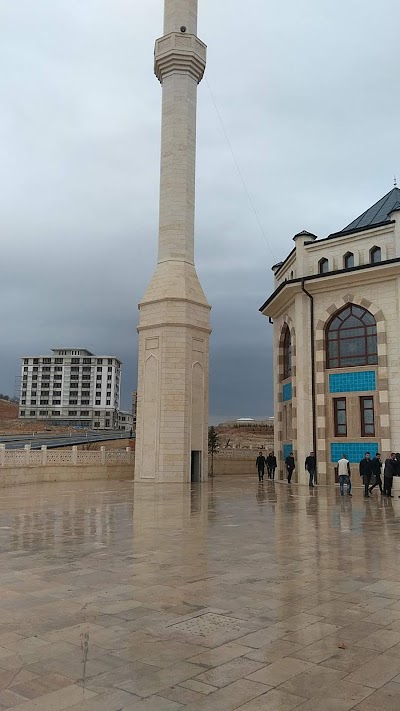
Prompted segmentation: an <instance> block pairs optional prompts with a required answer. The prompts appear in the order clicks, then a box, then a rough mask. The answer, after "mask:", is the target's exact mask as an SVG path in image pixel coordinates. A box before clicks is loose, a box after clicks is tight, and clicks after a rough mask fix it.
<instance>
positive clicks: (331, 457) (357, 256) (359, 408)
mask: <svg viewBox="0 0 400 711" xmlns="http://www.w3.org/2000/svg"><path fill="white" fill-rule="evenodd" d="M385 200H386V202H387V204H388V205H389V207H388V209H389V212H388V214H387V216H386V218H385V219H384V220H383V219H382V220H380V221H379V222H378V223H376V221H375V222H374V220H373V217H372V215H373V212H371V217H370V211H367V212H366V213H365V216H364V220H362V221H361V222H364V223H367V224H362V226H361V227H355V228H353V229H350V230H349V229H345V230H344V231H342V232H340V233H336V234H333V235H330V236H329V237H328V238H326V239H317V238H316V237H315V235H311V234H309V233H306V232H303V233H300V234H298V235H296V236H295V237H294V241H295V248H294V250H293V251H292V252H291V253H290V254H289V256H288V257H287V258H286V260H285V261H284V262H282V263H280V264H278V265H275V266H274V267H273V269H274V272H275V287H276V288H275V291H274V293H273V294H272V295H271V297H270V298H269V299H268V301H267V302H266V303H265V304H264V306H263V307H262V308H261V311H262V313H263V314H264V315H266V316H269V317H270V318H272V319H273V324H274V326H273V328H274V391H275V394H274V398H275V450H276V453H277V456H278V459H279V472H280V476H281V477H283V476H284V466H283V465H284V458H285V456H286V455H287V454H288V453H289V452H290V451H292V450H293V452H294V456H295V460H296V463H297V466H296V472H297V478H298V480H299V481H300V482H302V483H306V481H307V475H306V473H305V470H304V461H305V457H306V456H307V454H309V452H310V451H311V450H313V449H314V448H315V449H316V453H317V463H318V464H317V466H318V476H319V481H320V483H333V482H334V481H335V468H336V462H337V460H338V459H339V458H340V457H341V455H342V453H346V454H347V455H348V457H349V460H350V463H351V465H352V469H353V470H354V473H356V471H357V467H356V465H357V463H358V461H359V460H360V459H361V458H362V457H363V456H364V453H365V451H371V454H374V453H375V452H376V451H380V452H381V454H382V456H383V457H386V456H387V455H388V454H389V453H390V452H391V451H400V377H399V376H400V369H399V365H400V360H399V346H398V333H399V326H400V301H399V299H400V190H397V188H395V189H394V190H393V191H391V193H389V194H388V196H385V198H382V200H381V201H379V203H377V206H379V205H380V204H381V203H382V202H383V204H384V202H385ZM397 201H399V202H397ZM390 206H391V207H390ZM371 210H372V208H371ZM361 217H363V216H361ZM359 219H360V220H361V218H359ZM326 260H327V261H326ZM347 306H352V309H353V307H354V313H357V314H362V313H366V314H367V315H366V316H365V318H366V319H367V320H368V323H370V324H371V326H370V329H372V330H370V331H368V333H370V334H372V333H373V334H374V335H368V334H367V330H366V328H365V334H364V335H363V333H364V332H363V328H362V327H361V328H360V329H358V330H357V329H355V330H354V331H349V330H346V329H344V330H343V331H342V332H341V333H342V335H341V336H340V338H342V337H343V338H347V337H348V336H352V337H353V336H354V337H356V336H357V337H359V338H360V339H361V340H362V339H363V338H365V343H366V344H367V345H366V355H365V359H364V360H363V359H362V357H360V356H359V355H357V354H356V350H357V348H358V347H359V343H361V340H360V341H359V342H358V341H357V343H358V345H357V344H356V343H355V341H353V342H352V343H351V344H350V343H349V341H350V338H349V340H348V342H347V343H345V342H344V341H340V338H339V342H338V345H337V346H336V345H332V346H330V345H329V339H330V338H331V337H332V338H333V337H334V335H333V334H332V333H331V334H330V335H329V336H328V329H332V328H333V324H334V319H335V318H336V316H337V315H339V316H340V313H343V314H345V315H346V314H347V311H345V309H346V307H347ZM350 313H352V311H351V312H350ZM312 318H313V321H314V333H312V325H311V319H312ZM346 323H347V324H350V323H351V321H346ZM354 323H356V321H355V322H354ZM331 324H332V325H331ZM353 326H354V324H353ZM353 326H352V327H353ZM287 332H288V333H289V334H290V341H291V372H289V373H288V372H287V368H286V364H287V359H288V353H287V351H286V350H285V348H286V346H287V341H285V334H286V333H287ZM346 334H347V335H346ZM330 348H331V349H336V348H338V353H339V354H342V355H343V357H342V358H341V359H339V358H338V359H335V358H333V357H331V360H330V361H328V350H329V349H330ZM368 348H370V349H371V352H370V353H369V352H368ZM354 349H356V350H354ZM329 352H330V353H333V352H336V351H334V350H332V351H329ZM333 366H334V367H333ZM336 366H337V367H336ZM313 380H314V390H313ZM368 408H369V409H368ZM339 409H342V412H341V413H339V412H338V410H339ZM367 410H368V411H367ZM341 423H342V424H341Z"/></svg>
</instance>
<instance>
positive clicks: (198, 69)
mask: <svg viewBox="0 0 400 711" xmlns="http://www.w3.org/2000/svg"><path fill="white" fill-rule="evenodd" d="M196 31H197V0H165V2H164V36H163V37H162V38H161V39H159V40H157V42H156V48H155V73H156V76H157V77H158V79H159V80H160V82H161V84H162V139H161V180H160V226H159V242H158V262H157V268H156V271H155V274H154V275H153V278H152V280H151V282H150V284H149V286H148V288H147V291H146V294H145V296H144V298H143V300H142V302H141V304H140V306H139V309H140V316H139V326H138V331H139V365H138V411H137V431H136V462H135V479H136V480H139V481H140V480H145V479H146V480H149V479H152V480H155V481H179V482H187V481H190V480H191V479H194V480H196V479H205V478H206V476H207V414H208V349H209V334H210V327H209V311H210V307H209V305H208V303H207V300H206V298H205V296H204V293H203V290H202V288H201V286H200V282H199V280H198V277H197V274H196V271H195V268H194V215H195V171H196V111H197V106H196V105H197V85H198V83H199V82H200V81H201V79H202V77H203V74H204V69H205V65H206V47H205V45H204V44H203V43H202V42H201V41H200V40H199V39H198V38H197V36H196Z"/></svg>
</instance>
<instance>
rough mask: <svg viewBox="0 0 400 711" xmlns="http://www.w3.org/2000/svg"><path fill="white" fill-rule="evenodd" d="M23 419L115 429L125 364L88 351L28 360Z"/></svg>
mask: <svg viewBox="0 0 400 711" xmlns="http://www.w3.org/2000/svg"><path fill="white" fill-rule="evenodd" d="M21 360H22V366H21V391H20V405H19V417H20V418H21V419H24V420H48V421H49V422H51V423H53V424H54V423H59V424H63V425H73V426H75V427H88V428H93V429H117V428H118V412H119V409H120V390H121V361H120V360H118V358H116V357H115V356H110V355H106V356H103V355H102V356H96V355H94V353H91V352H90V351H88V350H87V349H86V348H62V349H61V348H53V349H52V355H51V356H24V357H23V358H22V359H21Z"/></svg>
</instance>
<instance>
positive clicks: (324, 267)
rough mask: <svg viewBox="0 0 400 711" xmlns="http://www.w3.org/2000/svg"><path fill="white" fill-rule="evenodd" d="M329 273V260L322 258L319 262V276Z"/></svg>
mask: <svg viewBox="0 0 400 711" xmlns="http://www.w3.org/2000/svg"><path fill="white" fill-rule="evenodd" d="M327 272H329V259H327V258H326V257H322V259H320V260H319V262H318V274H327Z"/></svg>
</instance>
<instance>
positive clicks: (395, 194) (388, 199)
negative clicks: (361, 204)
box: [335, 188, 400, 236]
mask: <svg viewBox="0 0 400 711" xmlns="http://www.w3.org/2000/svg"><path fill="white" fill-rule="evenodd" d="M394 210H400V189H399V188H393V189H392V190H391V191H390V192H389V193H387V195H384V196H383V198H381V199H380V200H378V202H376V203H375V205H372V207H369V208H368V210H366V211H365V212H363V213H362V215H360V216H359V217H356V219H355V220H353V222H350V224H349V225H347V227H345V228H344V229H343V230H341V232H351V231H353V230H358V229H361V228H364V229H366V228H367V227H372V226H373V225H381V224H382V223H384V222H390V214H391V213H392V212H394ZM337 234H340V233H336V235H335V236H337Z"/></svg>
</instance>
